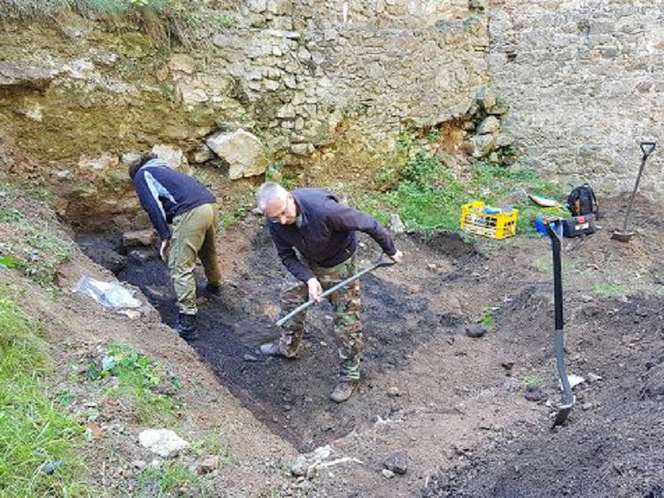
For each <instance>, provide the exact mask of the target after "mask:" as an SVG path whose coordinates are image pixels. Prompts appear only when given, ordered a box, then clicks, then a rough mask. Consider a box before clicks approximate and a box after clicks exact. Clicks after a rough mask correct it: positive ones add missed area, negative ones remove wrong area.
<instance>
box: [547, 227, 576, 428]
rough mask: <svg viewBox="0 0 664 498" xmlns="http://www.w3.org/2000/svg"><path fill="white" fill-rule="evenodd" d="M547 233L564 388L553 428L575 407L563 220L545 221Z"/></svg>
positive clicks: (559, 368) (558, 359)
mask: <svg viewBox="0 0 664 498" xmlns="http://www.w3.org/2000/svg"><path fill="white" fill-rule="evenodd" d="M545 224H546V231H547V233H548V234H549V238H550V239H551V248H552V249H553V302H554V308H555V322H556V367H557V368H558V377H560V383H561V384H562V386H563V403H562V405H560V408H558V413H557V414H556V418H555V420H554V421H553V427H552V428H555V427H556V426H558V425H562V424H564V423H565V421H566V420H567V416H568V415H569V414H570V412H571V411H572V407H573V406H574V394H572V386H571V385H570V383H569V377H568V376H567V368H565V332H564V325H563V277H562V265H561V257H560V246H561V238H562V230H563V225H562V220H561V219H559V218H548V219H547V220H545Z"/></svg>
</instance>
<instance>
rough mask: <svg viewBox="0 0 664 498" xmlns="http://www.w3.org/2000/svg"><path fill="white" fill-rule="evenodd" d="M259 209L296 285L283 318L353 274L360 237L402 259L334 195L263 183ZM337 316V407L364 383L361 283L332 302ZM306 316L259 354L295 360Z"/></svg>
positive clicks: (371, 222) (364, 217)
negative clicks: (288, 188)
mask: <svg viewBox="0 0 664 498" xmlns="http://www.w3.org/2000/svg"><path fill="white" fill-rule="evenodd" d="M256 201H257V203H258V208H259V209H260V210H261V211H262V212H263V214H265V216H266V217H267V225H268V228H269V231H270V235H271V236H272V240H273V241H274V245H275V246H276V248H277V253H278V254H279V257H280V258H281V261H282V263H283V264H284V266H285V267H286V268H287V269H288V271H289V272H290V273H291V274H292V275H293V276H294V277H295V278H297V279H298V280H299V281H300V282H301V283H298V284H296V285H294V286H292V287H290V288H288V289H286V290H285V291H284V292H283V293H282V295H281V313H282V316H283V315H285V314H287V313H289V312H290V311H292V310H293V309H295V308H296V307H297V306H299V305H300V304H302V303H303V302H305V301H306V300H307V299H311V300H314V301H319V300H320V295H321V294H322V293H323V290H324V289H329V288H330V287H332V286H334V285H336V284H337V283H339V282H341V281H342V280H345V279H346V278H348V277H350V276H352V275H354V274H355V249H356V247H357V238H356V235H355V232H356V231H360V232H365V233H367V234H369V235H370V236H371V237H372V238H373V239H374V240H375V241H376V242H377V243H378V245H380V247H381V248H382V249H383V251H384V252H385V253H386V254H387V255H388V256H390V257H391V258H392V259H393V260H394V261H395V262H399V261H401V258H402V253H401V251H398V250H397V249H396V247H395V246H394V241H393V240H392V237H391V236H390V234H389V233H388V232H387V230H385V229H384V228H383V227H382V226H380V224H379V223H378V222H377V221H376V220H375V219H374V218H372V217H371V216H369V215H368V214H366V213H363V212H361V211H358V210H357V209H353V208H351V207H349V206H346V205H344V204H341V203H340V202H339V199H338V197H336V196H335V195H334V194H331V193H330V192H327V191H325V190H320V189H314V188H302V189H297V190H294V191H293V192H288V191H287V190H286V189H284V188H283V187H282V186H281V185H279V184H277V183H272V182H268V183H264V184H263V185H261V186H260V188H259V189H258V192H257V193H256ZM329 299H330V303H331V304H332V308H333V309H334V312H335V317H334V333H335V337H336V338H337V343H338V345H339V350H338V351H339V357H340V359H341V369H340V373H339V382H338V383H337V385H336V387H335V388H334V390H333V391H332V393H331V394H330V398H331V399H332V400H334V401H336V402H337V403H341V402H343V401H346V400H348V399H349V398H350V397H351V396H352V395H353V393H354V392H355V389H356V388H357V385H358V382H359V379H360V360H361V358H362V351H363V350H364V340H363V339H362V324H361V322H360V282H359V280H356V281H354V282H353V283H352V284H350V285H349V286H347V287H345V288H343V289H340V290H338V291H337V292H334V293H333V294H331V295H330V296H329ZM304 321H305V313H304V312H303V313H300V314H299V315H297V316H295V317H294V318H293V319H291V320H290V321H289V322H287V323H286V324H285V325H284V327H283V328H282V331H281V337H280V338H279V340H277V341H276V342H273V343H268V344H263V345H262V346H261V352H262V353H263V354H268V355H277V356H284V357H286V358H294V357H295V356H296V355H297V353H298V350H299V349H300V346H301V344H302V339H303V337H304Z"/></svg>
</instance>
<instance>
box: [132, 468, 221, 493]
mask: <svg viewBox="0 0 664 498" xmlns="http://www.w3.org/2000/svg"><path fill="white" fill-rule="evenodd" d="M138 483H139V486H140V488H141V496H155V497H166V496H198V497H208V496H210V497H211V496H216V495H215V490H214V488H213V486H212V483H211V482H210V481H208V480H206V479H205V478H204V477H200V476H198V475H197V474H196V472H194V471H193V470H192V469H190V468H189V467H187V466H186V465H185V464H183V463H181V462H170V461H169V462H165V463H164V464H163V465H162V466H160V467H148V468H146V469H145V470H143V472H141V474H140V476H139V477H138Z"/></svg>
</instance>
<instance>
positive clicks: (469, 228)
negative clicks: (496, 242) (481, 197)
mask: <svg viewBox="0 0 664 498" xmlns="http://www.w3.org/2000/svg"><path fill="white" fill-rule="evenodd" d="M486 207H487V206H485V204H484V203H483V202H479V201H478V202H471V203H470V204H464V205H463V206H461V229H462V230H464V231H466V232H468V233H474V234H477V235H483V236H484V237H491V238H492V239H504V238H506V237H513V236H514V235H516V220H517V219H518V217H519V210H518V209H512V210H511V211H509V212H507V213H495V214H489V213H487V212H485V208H486Z"/></svg>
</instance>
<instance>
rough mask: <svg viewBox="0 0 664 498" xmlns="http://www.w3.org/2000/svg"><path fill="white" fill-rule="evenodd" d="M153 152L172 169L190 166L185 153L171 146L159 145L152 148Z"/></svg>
mask: <svg viewBox="0 0 664 498" xmlns="http://www.w3.org/2000/svg"><path fill="white" fill-rule="evenodd" d="M152 152H154V153H155V154H157V157H158V158H159V159H162V160H164V161H166V162H167V163H168V164H169V166H171V167H172V168H175V169H179V168H181V167H183V166H187V165H188V163H187V157H186V156H185V155H184V152H182V150H180V149H176V148H175V147H171V146H170V145H164V144H157V145H155V146H154V147H152Z"/></svg>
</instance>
